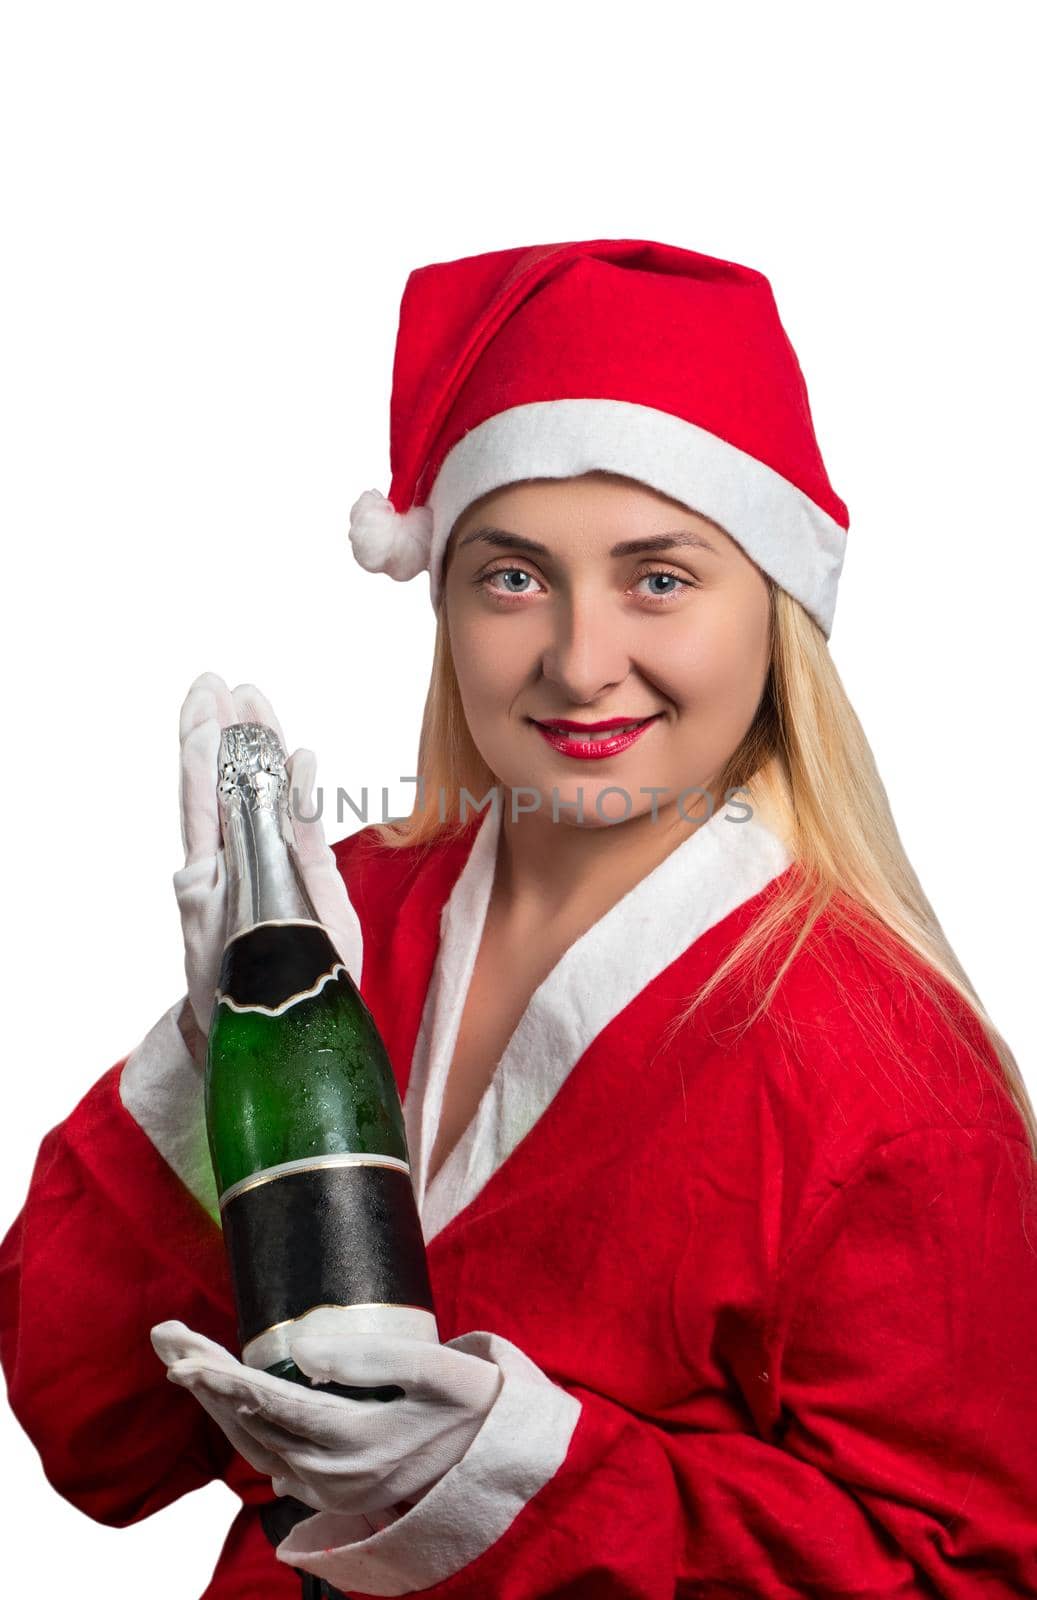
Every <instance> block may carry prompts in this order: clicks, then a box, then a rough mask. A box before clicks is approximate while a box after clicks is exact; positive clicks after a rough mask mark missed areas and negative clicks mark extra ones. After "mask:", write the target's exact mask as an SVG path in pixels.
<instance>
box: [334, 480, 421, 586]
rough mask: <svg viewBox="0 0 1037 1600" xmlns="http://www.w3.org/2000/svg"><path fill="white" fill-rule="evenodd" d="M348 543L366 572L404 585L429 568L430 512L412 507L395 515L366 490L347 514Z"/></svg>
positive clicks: (378, 496) (372, 491)
mask: <svg viewBox="0 0 1037 1600" xmlns="http://www.w3.org/2000/svg"><path fill="white" fill-rule="evenodd" d="M349 542H350V544H351V545H352V547H353V554H354V556H355V557H356V559H357V560H358V561H359V563H360V565H361V566H362V567H364V568H366V570H367V571H368V572H387V573H388V574H389V577H390V578H396V579H397V581H398V582H401V583H406V582H407V581H408V579H410V578H416V577H417V575H418V573H419V572H424V571H425V569H426V568H427V567H428V558H429V551H430V549H431V547H432V511H431V508H430V507H429V506H412V507H411V509H410V510H409V511H397V510H396V507H395V506H394V505H393V503H392V501H391V500H388V499H386V497H385V495H384V494H380V493H379V491H378V490H377V489H365V490H364V492H363V494H362V495H361V496H360V498H359V499H358V500H357V501H356V502H355V504H354V505H353V507H352V509H351V511H350V513H349Z"/></svg>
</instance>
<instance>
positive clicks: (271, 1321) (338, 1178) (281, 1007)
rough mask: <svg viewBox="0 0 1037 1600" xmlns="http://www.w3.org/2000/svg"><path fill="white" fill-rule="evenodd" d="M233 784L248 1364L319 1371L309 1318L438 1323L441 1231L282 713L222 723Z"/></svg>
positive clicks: (233, 1080)
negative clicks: (332, 929) (332, 931)
mask: <svg viewBox="0 0 1037 1600" xmlns="http://www.w3.org/2000/svg"><path fill="white" fill-rule="evenodd" d="M217 793H218V797H219V809H220V822H221V828H222V833H223V844H224V856H225V863H226V872H227V889H228V901H227V939H226V944H225V947H224V951H223V960H222V965H221V968H220V977H219V984H218V987H217V990H216V1001H215V1005H214V1007H213V1014H212V1022H211V1025H210V1028H209V1040H208V1052H207V1059H206V1072H205V1107H206V1121H207V1127H208V1135H209V1149H210V1153H211V1156H212V1163H213V1171H214V1173H215V1177H216V1187H217V1191H218V1193H219V1197H220V1217H221V1221H222V1225H223V1234H224V1240H225V1243H226V1246H227V1256H228V1262H229V1267H230V1275H231V1283H232V1287H233V1292H234V1298H235V1306H236V1310H237V1315H238V1337H239V1342H240V1346H241V1353H242V1360H243V1361H244V1362H245V1363H246V1364H247V1365H249V1366H254V1367H262V1368H264V1369H265V1370H266V1371H268V1372H272V1373H275V1374H276V1375H277V1376H278V1377H284V1378H289V1379H291V1380H293V1381H295V1382H299V1383H309V1381H310V1380H309V1379H308V1378H306V1376H305V1375H304V1374H303V1373H302V1372H301V1371H300V1370H299V1368H298V1367H296V1365H295V1363H294V1362H293V1361H292V1360H291V1356H290V1353H289V1339H290V1338H291V1336H292V1335H293V1334H294V1333H297V1332H299V1331H300V1328H301V1326H302V1325H303V1324H305V1329H306V1331H307V1332H319V1333H334V1332H336V1331H341V1332H346V1333H348V1332H376V1333H377V1332H384V1333H388V1334H403V1335H405V1336H408V1337H411V1338H426V1339H436V1338H437V1337H438V1330H437V1327H436V1319H435V1313H434V1308H433V1303H432V1291H431V1287H430V1284H429V1277H428V1268H427V1263H426V1259H425V1246H424V1240H423V1238H422V1233H421V1224H420V1220H419V1218H418V1212H417V1206H416V1204H415V1199H414V1190H413V1187H412V1184H411V1177H410V1166H409V1162H408V1156H407V1141H406V1136H405V1133H404V1126H403V1113H402V1110H401V1107H400V1099H399V1094H398V1091H397V1088H396V1083H395V1079H394V1077H393V1072H392V1066H391V1064H390V1061H389V1057H388V1055H387V1053H386V1050H385V1046H384V1044H383V1042H382V1039H381V1037H380V1035H379V1033H378V1029H377V1028H376V1026H375V1022H374V1019H373V1017H372V1016H371V1013H370V1011H369V1010H368V1008H367V1006H366V1004H365V1003H364V1001H363V999H362V998H361V995H360V992H359V990H358V989H357V987H356V985H355V983H354V982H353V980H352V978H351V977H350V975H349V973H348V971H347V970H346V968H345V966H344V965H343V963H342V961H341V960H340V959H339V955H338V952H337V951H336V950H335V948H334V945H333V944H332V941H331V939H330V938H329V936H328V933H327V930H326V929H325V928H324V927H323V925H322V924H321V922H320V921H319V919H318V918H317V916H316V914H315V912H314V909H313V906H312V905H311V903H310V900H309V897H308V896H307V894H306V891H305V887H304V885H303V883H302V882H301V880H300V879H299V877H298V875H297V873H296V871H295V867H294V865H293V863H292V859H291V856H290V854H289V851H288V846H287V842H286V840H287V838H288V837H290V827H291V823H290V810H289V807H288V778H287V773H286V770H285V753H284V750H283V749H282V747H281V743H280V740H279V739H278V738H277V735H276V734H275V733H274V732H273V730H272V729H270V728H267V727H264V726H263V725H262V724H259V723H236V724H234V725H233V726H231V727H228V728H225V729H224V730H223V735H222V738H221V741H220V753H219V774H218V783H217ZM319 1387H320V1388H322V1389H330V1390H334V1391H335V1392H338V1393H343V1394H348V1395H351V1396H359V1397H363V1398H374V1399H389V1398H392V1397H393V1396H395V1395H397V1394H399V1393H400V1392H401V1391H400V1390H399V1389H395V1388H391V1387H390V1388H381V1389H357V1388H354V1387H347V1386H344V1385H337V1384H321V1385H319Z"/></svg>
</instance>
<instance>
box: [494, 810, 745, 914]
mask: <svg viewBox="0 0 1037 1600" xmlns="http://www.w3.org/2000/svg"><path fill="white" fill-rule="evenodd" d="M500 804H501V825H500V837H499V840H498V844H497V869H496V876H495V878H494V888H493V894H494V899H495V900H496V902H497V906H498V910H499V912H500V914H502V915H505V916H511V917H513V918H515V919H516V920H520V921H521V920H523V919H527V920H528V921H530V922H531V923H532V924H534V925H536V924H540V923H542V922H543V921H544V920H545V919H547V918H554V917H558V918H562V919H568V918H570V917H571V918H572V919H573V920H575V921H580V920H582V919H583V916H584V915H585V914H586V913H587V912H592V913H594V912H597V911H599V910H601V909H604V908H607V907H608V906H611V905H613V904H615V902H616V901H617V900H618V899H620V898H621V897H622V896H623V895H624V894H626V893H627V892H628V891H629V890H630V889H632V888H633V887H634V885H635V884H637V883H640V881H641V879H642V878H644V877H646V876H647V874H648V873H649V872H651V871H652V870H653V869H654V868H655V867H657V866H658V865H659V863H660V862H661V861H664V860H665V859H666V857H667V856H668V855H670V854H671V852H672V851H674V850H676V849H677V848H678V847H679V846H680V845H681V844H683V843H684V841H685V840H686V839H688V838H690V837H691V835H692V834H693V833H695V832H697V831H698V829H699V828H700V827H701V826H702V825H703V823H705V822H708V821H709V818H710V816H712V815H715V814H716V808H717V805H718V804H719V802H717V800H716V798H715V797H714V809H713V811H712V812H711V811H709V810H708V808H707V807H706V806H705V804H704V803H703V805H702V807H701V808H700V810H698V811H696V810H694V809H693V802H688V803H687V804H686V805H685V810H686V812H687V813H688V816H690V817H691V818H692V819H693V820H691V821H688V820H687V818H686V817H683V816H681V814H680V812H679V811H678V810H677V806H676V802H674V803H673V804H672V805H670V806H665V805H659V806H658V808H657V812H656V816H655V818H654V819H653V817H652V813H651V811H648V812H646V813H645V814H644V815H642V816H637V817H631V818H630V819H629V820H628V821H626V822H615V823H596V824H595V825H594V826H587V825H581V824H579V823H576V822H569V821H564V822H562V821H559V822H554V821H552V818H551V814H550V811H548V813H547V814H546V815H542V814H541V813H539V812H527V813H524V814H522V815H520V816H518V817H513V816H512V814H511V795H510V791H509V790H508V789H506V788H503V789H502V790H501V799H500Z"/></svg>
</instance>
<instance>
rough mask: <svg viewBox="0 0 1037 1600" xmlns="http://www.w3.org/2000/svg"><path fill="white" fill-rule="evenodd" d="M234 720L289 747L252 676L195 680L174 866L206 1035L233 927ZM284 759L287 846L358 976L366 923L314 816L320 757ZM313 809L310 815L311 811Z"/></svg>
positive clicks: (187, 956) (191, 986)
mask: <svg viewBox="0 0 1037 1600" xmlns="http://www.w3.org/2000/svg"><path fill="white" fill-rule="evenodd" d="M233 722H261V723H263V724H264V726H266V727H269V728H272V729H273V730H274V732H275V733H276V734H277V736H278V738H279V739H280V740H281V743H282V745H284V747H285V749H287V744H286V743H285V738H284V734H283V733H282V732H281V725H280V723H279V722H278V720H277V718H276V717H275V715H274V712H273V708H272V707H271V705H270V702H269V701H268V700H267V698H266V696H265V695H263V694H261V693H260V691H259V690H258V689H257V688H256V687H255V685H254V684H251V683H241V684H239V685H238V687H237V688H236V689H234V690H231V689H229V688H228V687H227V685H226V683H225V682H224V681H223V679H222V678H221V677H219V676H218V674H217V673H215V672H203V673H202V674H201V676H200V677H198V678H196V679H195V680H194V683H192V685H191V688H190V690H189V691H188V695H187V698H186V700H185V701H184V703H183V706H182V707H181V710H180V832H181V836H182V839H183V845H184V858H185V859H184V865H183V866H182V867H181V868H180V869H179V871H177V872H174V874H173V889H174V892H175V894H176V899H177V905H178V906H179V908H180V922H181V927H182V929H183V936H184V970H185V972H186V974H187V993H188V997H189V999H190V1002H191V1010H192V1011H193V1012H194V1017H195V1021H196V1022H197V1025H198V1028H199V1030H200V1035H201V1039H202V1040H203V1041H204V1039H205V1038H206V1036H207V1034H208V1032H209V1024H210V1022H211V1021H212V1008H213V1004H214V1001H215V996H216V984H217V982H218V980H219V975H220V961H221V959H222V956H223V946H224V942H225V940H226V936H227V882H226V868H225V864H224V852H223V841H222V835H221V833H220V814H219V807H218V804H217V799H216V781H217V760H218V757H219V749H220V734H221V732H222V730H223V729H224V728H226V727H229V726H230V724H231V723H233ZM286 768H287V773H288V788H289V813H290V818H291V831H292V833H293V835H294V843H290V844H289V849H290V851H291V854H292V857H293V860H294V862H295V866H296V870H297V871H298V873H299V876H300V877H301V879H302V881H303V883H304V885H305V887H306V892H307V894H308V895H309V897H310V900H311V901H312V903H313V907H314V910H315V911H316V913H317V917H318V918H319V920H320V921H321V922H322V923H323V924H324V926H325V928H326V929H327V931H328V936H329V938H330V939H331V942H332V944H333V945H334V946H335V948H336V950H337V951H338V953H339V956H340V958H341V960H342V962H343V963H344V965H345V967H346V968H347V970H348V972H349V975H350V977H351V978H352V979H353V981H354V983H356V984H357V985H359V983H360V961H361V953H362V948H363V940H362V936H361V932H360V923H359V921H358V919H357V915H356V912H355V910H354V909H353V906H352V903H351V902H350V899H349V895H348V893H347V892H346V886H345V884H344V883H343V881H342V874H341V873H340V872H339V870H338V865H337V863H336V861H335V856H334V852H333V851H332V850H331V848H330V846H329V845H328V844H327V842H326V840H325V837H324V828H323V825H322V822H321V819H320V818H319V817H314V816H313V815H312V813H313V811H314V809H315V805H314V798H313V792H314V784H315V779H316V768H317V761H316V757H315V756H314V754H313V751H312V750H303V749H300V750H296V751H295V752H294V753H293V754H292V755H291V756H289V757H288V760H287V763H286ZM297 811H299V812H301V813H302V817H301V818H300V817H299V816H297V815H296V814H295V813H296V812H297ZM307 817H310V818H312V820H310V821H306V820H304V819H305V818H307ZM187 1020H189V1019H187Z"/></svg>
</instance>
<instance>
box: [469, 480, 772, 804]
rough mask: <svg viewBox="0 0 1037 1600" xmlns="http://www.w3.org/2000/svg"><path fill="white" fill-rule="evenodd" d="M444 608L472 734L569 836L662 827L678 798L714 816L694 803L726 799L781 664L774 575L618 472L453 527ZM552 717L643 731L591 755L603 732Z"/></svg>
mask: <svg viewBox="0 0 1037 1600" xmlns="http://www.w3.org/2000/svg"><path fill="white" fill-rule="evenodd" d="M443 604H444V605H445V608H446V625H447V628H448V632H449V639H450V648H451V653H452V655H453V660H454V667H455V671H456V673H457V679H458V684H459V687H460V692H461V699H462V702H463V705H464V710H465V714H466V717H467V720H468V726H469V729H470V730H471V734H472V738H473V740H474V742H475V744H476V746H477V748H478V750H479V752H480V754H481V755H482V757H483V759H484V761H485V762H486V764H487V765H488V766H489V768H490V769H491V771H492V772H493V773H494V774H495V776H496V778H497V779H498V781H499V782H500V783H501V784H502V785H504V786H505V788H506V789H507V788H510V789H512V790H515V789H518V788H519V787H520V786H521V787H524V788H527V789H530V790H532V791H533V792H534V795H536V796H539V797H540V803H539V810H540V812H541V814H543V815H546V816H547V817H548V818H551V817H552V815H553V807H555V808H557V820H558V822H559V823H560V824H562V825H566V824H568V825H577V826H585V827H595V826H602V825H608V824H610V823H614V822H617V821H625V820H629V819H631V818H633V817H637V816H641V815H645V814H653V808H654V814H656V815H659V816H660V817H663V816H664V815H665V814H666V813H667V812H675V811H676V810H677V809H678V797H679V796H680V797H681V799H680V806H679V811H680V814H681V815H683V816H685V817H686V819H687V820H692V819H694V820H697V821H705V820H706V819H707V818H708V817H709V816H710V815H711V814H712V812H711V810H710V808H709V804H708V802H705V801H703V799H702V797H701V796H700V795H699V794H697V793H688V792H687V791H689V790H691V789H693V788H694V786H696V785H697V786H699V787H700V788H701V789H704V790H709V791H712V790H713V785H714V782H715V780H716V778H717V775H718V774H719V773H720V772H721V770H722V768H723V766H724V763H725V762H726V761H727V760H728V759H729V758H730V756H731V755H732V754H733V753H734V751H735V750H736V749H737V747H738V745H739V743H740V742H741V740H742V738H743V737H744V735H745V734H746V732H747V731H748V729H749V727H750V726H751V724H752V721H753V717H754V715H755V713H756V710H757V707H758V705H759V702H760V698H761V696H762V694H763V691H764V688H765V685H766V681H767V670H768V665H769V659H770V595H769V591H768V586H767V581H766V579H765V578H764V576H763V574H762V572H761V571H760V569H759V568H758V567H757V566H756V564H755V563H754V562H753V561H751V560H750V559H749V557H748V556H746V555H745V554H744V552H743V551H742V549H741V547H740V546H739V545H737V544H736V543H735V541H734V540H733V539H731V538H730V537H729V536H728V535H727V534H726V533H724V532H723V531H722V530H721V529H720V528H718V527H717V526H716V524H715V523H712V522H710V521H708V520H707V519H706V518H705V517H702V516H699V515H697V514H696V513H695V512H693V511H689V510H688V509H687V508H686V507H685V506H682V505H681V504H679V503H678V502H677V501H674V500H671V499H669V498H668V497H667V496H665V495H661V494H657V493H656V491H655V490H653V489H649V488H646V487H645V486H644V485H642V484H639V483H635V482H633V481H632V480H630V479H627V478H617V477H615V476H613V475H610V474H604V473H589V474H587V475H586V476H583V477H579V478H565V479H536V480H530V481H526V482H521V483H515V484H509V485H507V486H506V487H505V488H503V489H500V490H497V491H495V492H494V493H492V494H489V495H484V496H483V498H482V499H481V500H478V501H475V502H474V503H473V504H472V505H471V506H469V507H468V508H467V509H466V510H465V512H464V514H463V515H462V516H461V517H460V518H459V519H458V521H457V523H456V524H455V526H454V529H453V531H452V533H451V538H450V544H449V547H448V550H447V566H446V573H445V579H444V584H443ZM555 719H563V720H567V721H570V722H574V723H578V724H581V725H584V726H585V725H586V724H593V723H598V722H605V721H608V722H613V721H615V722H622V723H628V722H636V723H638V724H641V725H642V726H641V731H639V732H637V733H636V735H635V737H634V738H633V739H632V740H629V741H628V740H625V739H624V738H623V737H622V736H620V738H619V739H618V741H617V740H616V739H615V737H614V736H613V740H612V742H611V743H610V744H609V745H608V746H607V752H608V753H606V754H603V755H594V754H593V753H592V752H593V745H594V744H595V743H599V740H598V738H597V737H595V738H594V739H592V740H591V749H590V750H589V749H587V741H586V739H585V740H584V743H583V747H582V748H581V744H580V742H578V741H576V742H573V741H565V740H564V739H562V738H560V737H559V736H558V735H555V736H553V737H548V736H547V735H546V734H545V731H544V728H545V724H548V723H550V722H552V721H553V720H555ZM601 748H603V749H605V748H606V746H604V745H602V746H601ZM607 789H612V790H613V791H615V790H619V791H621V792H612V793H609V794H606V793H604V791H605V790H607ZM653 789H654V790H655V794H654V796H653V794H652V793H651V792H650V791H651V790H653ZM553 791H554V792H555V793H556V796H557V798H553ZM578 791H582V799H581V798H580V797H579V795H578ZM520 803H521V805H522V806H526V805H528V806H529V807H530V809H532V808H533V801H532V798H531V797H529V796H523V797H522V798H521V802H520ZM578 803H579V805H580V807H581V809H582V818H581V814H580V811H578V810H577V804H578ZM723 803H724V802H723V797H722V796H721V797H719V799H718V800H717V808H718V809H719V808H722V807H723ZM512 804H513V805H515V804H516V802H515V798H514V797H513V800H512Z"/></svg>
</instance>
